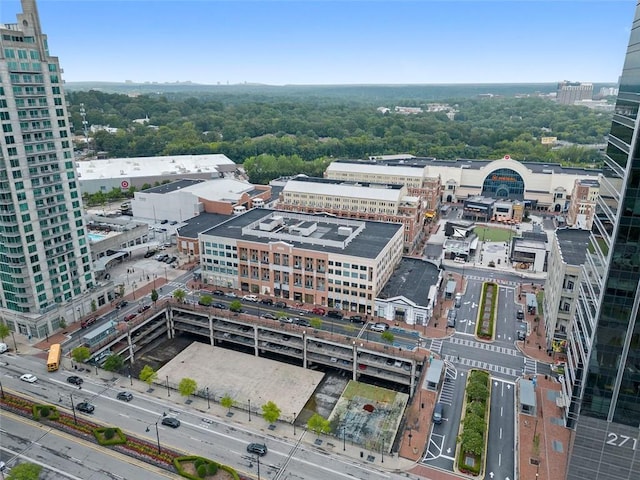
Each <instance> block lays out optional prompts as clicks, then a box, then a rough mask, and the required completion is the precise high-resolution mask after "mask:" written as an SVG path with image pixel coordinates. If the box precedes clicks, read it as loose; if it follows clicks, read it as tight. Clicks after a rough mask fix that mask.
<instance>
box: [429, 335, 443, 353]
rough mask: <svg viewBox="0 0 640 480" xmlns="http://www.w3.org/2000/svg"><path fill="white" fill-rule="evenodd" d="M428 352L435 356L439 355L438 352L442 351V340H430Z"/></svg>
mask: <svg viewBox="0 0 640 480" xmlns="http://www.w3.org/2000/svg"><path fill="white" fill-rule="evenodd" d="M429 351H430V352H433V353H435V354H437V355H440V352H441V351H442V339H441V338H434V339H433V340H431V346H430V347H429Z"/></svg>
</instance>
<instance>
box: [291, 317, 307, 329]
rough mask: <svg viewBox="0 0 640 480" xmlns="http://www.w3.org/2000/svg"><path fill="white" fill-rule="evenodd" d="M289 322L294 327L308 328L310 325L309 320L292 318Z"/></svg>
mask: <svg viewBox="0 0 640 480" xmlns="http://www.w3.org/2000/svg"><path fill="white" fill-rule="evenodd" d="M291 322H292V323H294V324H296V325H300V326H301V327H308V326H309V325H310V324H309V320H307V319H306V318H298V317H293V318H292V319H291Z"/></svg>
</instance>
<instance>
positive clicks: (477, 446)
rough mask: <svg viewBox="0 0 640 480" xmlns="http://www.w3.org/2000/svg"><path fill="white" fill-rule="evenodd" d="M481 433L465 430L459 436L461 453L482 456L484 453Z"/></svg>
mask: <svg viewBox="0 0 640 480" xmlns="http://www.w3.org/2000/svg"><path fill="white" fill-rule="evenodd" d="M482 433H483V432H479V431H477V430H472V429H466V428H465V429H464V431H463V432H462V433H461V434H460V448H462V451H463V452H465V453H472V454H474V455H482V453H483V452H484V437H483V436H482Z"/></svg>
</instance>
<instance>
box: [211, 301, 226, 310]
mask: <svg viewBox="0 0 640 480" xmlns="http://www.w3.org/2000/svg"><path fill="white" fill-rule="evenodd" d="M211 306H212V307H213V308H219V309H220V310H226V309H227V306H226V305H225V304H224V303H220V302H215V303H212V304H211Z"/></svg>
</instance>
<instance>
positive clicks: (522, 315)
mask: <svg viewBox="0 0 640 480" xmlns="http://www.w3.org/2000/svg"><path fill="white" fill-rule="evenodd" d="M516 318H517V319H518V320H523V319H524V312H523V311H522V310H518V313H516Z"/></svg>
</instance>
